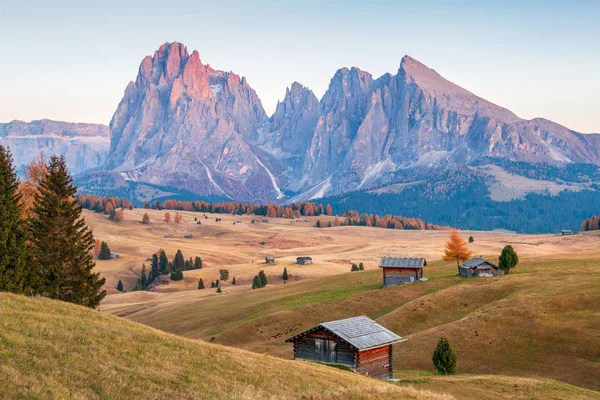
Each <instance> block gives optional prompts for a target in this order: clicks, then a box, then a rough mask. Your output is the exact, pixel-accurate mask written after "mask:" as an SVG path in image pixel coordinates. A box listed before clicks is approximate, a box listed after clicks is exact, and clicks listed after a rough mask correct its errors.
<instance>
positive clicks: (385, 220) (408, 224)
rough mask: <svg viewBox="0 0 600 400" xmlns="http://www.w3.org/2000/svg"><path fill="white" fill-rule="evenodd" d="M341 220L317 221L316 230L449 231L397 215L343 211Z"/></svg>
mask: <svg viewBox="0 0 600 400" xmlns="http://www.w3.org/2000/svg"><path fill="white" fill-rule="evenodd" d="M342 218H343V220H340V218H339V217H337V216H336V217H335V218H334V219H333V222H332V221H329V222H327V224H324V223H322V222H321V220H317V222H316V224H315V227H316V228H325V227H328V228H331V227H333V226H375V227H378V228H387V229H416V230H446V229H450V228H449V227H446V226H439V225H433V224H429V223H427V222H423V221H422V220H420V219H419V218H406V217H401V216H398V215H389V214H388V215H384V216H383V217H381V216H379V215H376V214H360V215H359V213H358V211H356V210H349V211H344V213H343V215H342Z"/></svg>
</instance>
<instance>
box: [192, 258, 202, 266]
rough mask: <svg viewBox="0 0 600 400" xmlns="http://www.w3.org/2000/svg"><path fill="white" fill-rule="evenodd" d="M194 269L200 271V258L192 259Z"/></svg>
mask: <svg viewBox="0 0 600 400" xmlns="http://www.w3.org/2000/svg"><path fill="white" fill-rule="evenodd" d="M194 269H202V259H201V258H200V257H196V258H195V259H194Z"/></svg>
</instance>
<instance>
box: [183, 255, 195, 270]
mask: <svg viewBox="0 0 600 400" xmlns="http://www.w3.org/2000/svg"><path fill="white" fill-rule="evenodd" d="M190 269H194V261H192V257H190V259H189V260H185V264H184V270H185V271H189V270H190Z"/></svg>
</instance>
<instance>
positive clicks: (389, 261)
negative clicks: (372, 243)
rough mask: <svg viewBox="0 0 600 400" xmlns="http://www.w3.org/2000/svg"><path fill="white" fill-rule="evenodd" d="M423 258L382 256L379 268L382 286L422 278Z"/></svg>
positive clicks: (424, 264) (410, 281)
mask: <svg viewBox="0 0 600 400" xmlns="http://www.w3.org/2000/svg"><path fill="white" fill-rule="evenodd" d="M426 266H427V260H425V259H424V258H407V257H400V258H398V257H382V258H381V261H380V262H379V268H382V269H383V286H396V285H400V284H402V283H412V282H416V281H419V280H421V279H422V278H423V267H426Z"/></svg>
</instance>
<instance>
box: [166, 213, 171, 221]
mask: <svg viewBox="0 0 600 400" xmlns="http://www.w3.org/2000/svg"><path fill="white" fill-rule="evenodd" d="M165 222H166V223H167V224H169V223H171V213H170V212H166V213H165Z"/></svg>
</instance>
